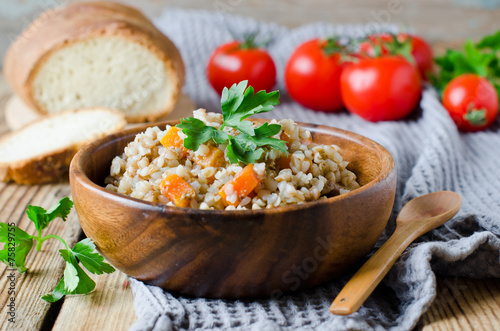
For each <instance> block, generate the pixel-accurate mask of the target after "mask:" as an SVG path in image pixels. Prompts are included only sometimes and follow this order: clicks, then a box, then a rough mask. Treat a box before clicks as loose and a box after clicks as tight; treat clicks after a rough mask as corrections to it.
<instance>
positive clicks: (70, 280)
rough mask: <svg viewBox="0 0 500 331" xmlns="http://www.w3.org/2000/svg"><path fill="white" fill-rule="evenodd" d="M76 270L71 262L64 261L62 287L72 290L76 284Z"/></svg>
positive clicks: (77, 279)
mask: <svg viewBox="0 0 500 331" xmlns="http://www.w3.org/2000/svg"><path fill="white" fill-rule="evenodd" d="M79 280H80V279H79V278H78V271H77V270H76V268H75V267H74V266H73V265H72V264H71V263H68V262H66V268H64V289H65V290H67V291H69V292H71V291H74V290H75V288H76V287H77V286H78V281H79Z"/></svg>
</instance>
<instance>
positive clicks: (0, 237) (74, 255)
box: [0, 197, 115, 302]
mask: <svg viewBox="0 0 500 331" xmlns="http://www.w3.org/2000/svg"><path fill="white" fill-rule="evenodd" d="M72 207H73V202H72V201H71V200H70V199H69V198H68V197H65V198H62V199H61V200H60V201H59V203H57V204H56V205H55V206H53V207H52V208H50V209H49V210H45V209H43V208H42V207H38V206H31V205H28V208H27V209H26V213H27V214H28V217H29V219H30V220H31V221H32V222H33V223H34V224H35V228H36V229H37V231H38V235H36V236H32V235H30V234H28V233H26V232H25V231H23V230H21V229H20V228H18V227H17V226H14V225H13V224H7V223H3V222H0V242H2V243H5V245H4V248H3V249H2V250H0V261H2V262H3V263H5V264H6V265H7V266H9V267H10V268H16V269H17V270H18V271H19V272H21V273H23V272H25V271H27V270H28V268H26V266H25V263H26V257H27V256H28V253H29V252H30V251H31V249H32V248H33V241H34V240H35V241H36V249H37V251H40V250H41V249H42V243H43V242H44V241H45V240H47V239H57V240H59V241H60V242H61V243H62V244H63V245H64V247H65V249H60V250H59V252H60V254H61V256H62V258H63V259H64V261H66V267H65V269H64V276H63V278H62V279H61V280H60V281H59V283H58V284H57V286H56V287H55V289H54V290H53V291H52V293H50V294H46V295H44V296H43V297H42V299H43V300H45V301H48V302H55V301H57V300H59V299H61V298H62V297H63V296H64V295H66V294H86V293H89V292H90V291H92V290H93V289H94V288H95V285H96V284H95V282H94V281H93V280H92V279H91V278H90V277H89V276H88V275H87V274H86V273H85V271H84V270H83V268H82V267H81V266H80V263H81V264H82V265H83V267H85V269H87V270H88V271H89V272H91V273H93V274H97V275H100V274H103V273H108V274H109V273H112V272H113V271H115V269H114V268H113V267H112V266H111V265H109V264H108V263H106V262H104V257H102V256H101V255H100V254H99V253H97V252H94V250H95V245H94V243H93V242H92V240H91V239H89V238H87V239H83V240H82V241H80V242H78V243H76V244H75V246H74V247H73V249H70V248H69V247H68V244H67V243H66V241H65V240H64V239H62V238H61V237H59V236H57V235H55V234H49V235H46V236H44V237H42V230H43V229H45V228H46V227H47V226H48V225H49V223H50V222H52V221H53V220H54V219H56V218H58V217H59V218H61V219H62V220H63V221H66V218H67V217H68V215H69V213H70V211H71V208H72Z"/></svg>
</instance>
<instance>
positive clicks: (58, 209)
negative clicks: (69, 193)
mask: <svg viewBox="0 0 500 331" xmlns="http://www.w3.org/2000/svg"><path fill="white" fill-rule="evenodd" d="M71 208H73V201H71V199H70V198H68V197H64V198H62V199H61V200H59V202H58V203H57V205H55V206H53V207H52V208H50V209H49V210H48V211H47V218H48V221H49V222H51V221H52V220H54V219H55V218H57V217H60V218H62V220H63V221H66V218H67V217H68V215H69V213H70V212H71Z"/></svg>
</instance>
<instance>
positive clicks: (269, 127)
mask: <svg viewBox="0 0 500 331" xmlns="http://www.w3.org/2000/svg"><path fill="white" fill-rule="evenodd" d="M280 130H281V125H279V124H269V123H264V124H262V125H261V126H260V127H258V128H257V129H255V136H253V137H249V139H252V141H253V142H254V143H255V144H256V145H257V146H266V145H268V146H270V147H271V148H274V149H277V150H279V151H282V152H283V153H285V154H287V153H288V151H287V149H286V144H285V141H283V140H280V139H276V138H270V137H271V136H274V135H275V134H277V133H278V132H280Z"/></svg>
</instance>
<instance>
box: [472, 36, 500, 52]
mask: <svg viewBox="0 0 500 331" xmlns="http://www.w3.org/2000/svg"><path fill="white" fill-rule="evenodd" d="M477 47H478V48H481V49H482V48H491V49H492V50H494V51H498V50H500V31H497V33H495V34H492V35H490V36H486V37H484V38H483V39H481V40H480V41H479V42H478V43H477Z"/></svg>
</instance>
